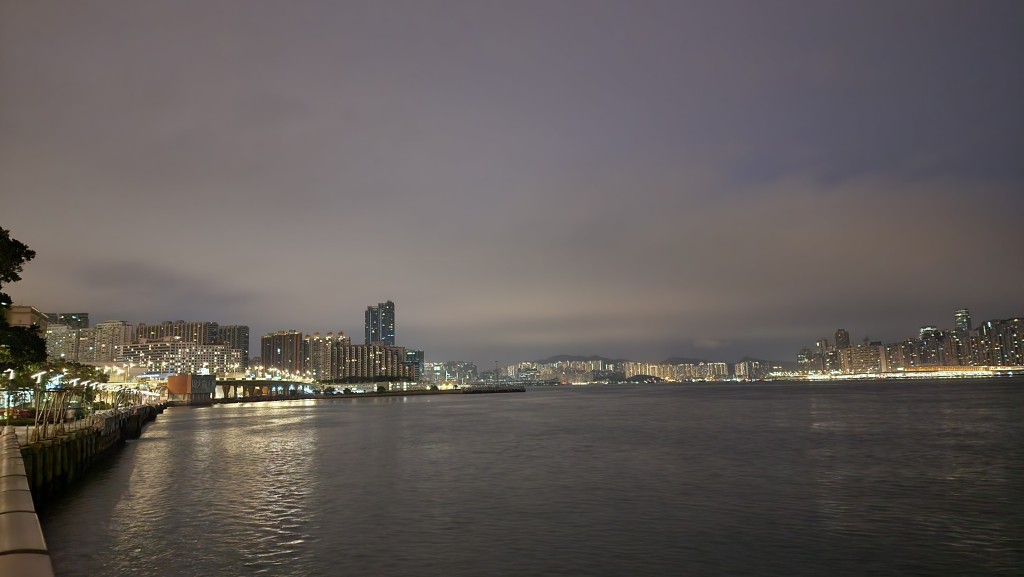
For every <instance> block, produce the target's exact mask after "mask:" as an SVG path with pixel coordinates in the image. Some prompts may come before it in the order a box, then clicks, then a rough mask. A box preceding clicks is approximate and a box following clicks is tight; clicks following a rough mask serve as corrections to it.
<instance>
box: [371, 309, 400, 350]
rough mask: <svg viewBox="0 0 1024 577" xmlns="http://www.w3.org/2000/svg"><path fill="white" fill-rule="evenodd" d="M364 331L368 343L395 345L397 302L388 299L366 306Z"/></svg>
mask: <svg viewBox="0 0 1024 577" xmlns="http://www.w3.org/2000/svg"><path fill="white" fill-rule="evenodd" d="M364 331H365V337H366V341H365V343H366V344H371V343H384V344H386V345H390V346H395V303H393V302H391V301H386V302H382V303H379V304H377V305H371V306H368V307H366V314H365V318H364Z"/></svg>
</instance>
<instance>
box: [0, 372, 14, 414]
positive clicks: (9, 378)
mask: <svg viewBox="0 0 1024 577" xmlns="http://www.w3.org/2000/svg"><path fill="white" fill-rule="evenodd" d="M2 372H4V373H7V375H8V376H7V406H6V407H4V422H5V423H8V424H9V423H10V422H11V387H13V386H14V369H6V370H4V371H2Z"/></svg>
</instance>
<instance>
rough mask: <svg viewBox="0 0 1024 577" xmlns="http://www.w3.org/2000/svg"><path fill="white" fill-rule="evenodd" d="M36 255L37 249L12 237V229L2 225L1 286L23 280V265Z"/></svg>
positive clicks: (0, 251) (0, 243)
mask: <svg viewBox="0 0 1024 577" xmlns="http://www.w3.org/2000/svg"><path fill="white" fill-rule="evenodd" d="M35 257H36V251H34V250H32V249H30V248H29V247H28V245H26V244H25V243H23V242H21V241H19V240H17V239H13V238H11V231H9V230H7V229H6V228H3V227H0V288H2V287H3V286H4V285H3V283H8V284H9V283H12V282H18V281H19V280H21V275H20V274H19V273H21V267H22V265H24V264H25V263H26V262H28V261H30V260H32V259H34V258H35Z"/></svg>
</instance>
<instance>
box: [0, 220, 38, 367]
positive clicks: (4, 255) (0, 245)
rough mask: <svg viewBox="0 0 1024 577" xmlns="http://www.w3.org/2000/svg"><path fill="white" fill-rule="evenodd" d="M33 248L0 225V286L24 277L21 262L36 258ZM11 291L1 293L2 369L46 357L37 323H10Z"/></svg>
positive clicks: (19, 365)
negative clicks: (23, 324)
mask: <svg viewBox="0 0 1024 577" xmlns="http://www.w3.org/2000/svg"><path fill="white" fill-rule="evenodd" d="M35 256H36V253H35V251H34V250H32V249H30V248H28V246H27V245H26V244H25V243H23V242H20V241H18V240H16V239H13V238H11V234H10V231H8V230H7V229H5V228H3V227H0V287H2V286H3V284H2V283H5V282H6V283H12V282H15V281H19V280H21V276H20V274H19V273H21V268H22V265H24V264H25V263H26V262H28V261H30V260H32V259H33V258H35ZM10 304H11V299H10V297H9V296H8V295H6V294H4V293H0V371H5V370H8V369H14V370H15V371H16V372H18V371H22V370H24V369H25V368H26V367H28V366H30V365H33V364H37V363H42V362H44V361H46V340H45V339H43V337H41V336H39V334H38V329H37V327H12V326H10V325H9V324H8V323H7V318H6V309H7V308H8V307H9V306H10Z"/></svg>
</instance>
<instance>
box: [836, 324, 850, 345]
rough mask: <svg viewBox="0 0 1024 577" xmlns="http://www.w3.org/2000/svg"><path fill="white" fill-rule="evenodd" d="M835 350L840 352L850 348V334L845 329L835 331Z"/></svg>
mask: <svg viewBox="0 0 1024 577" xmlns="http://www.w3.org/2000/svg"><path fill="white" fill-rule="evenodd" d="M836 348H837V349H840V350H842V349H848V348H850V333H849V332H847V331H846V329H839V330H837V331H836Z"/></svg>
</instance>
